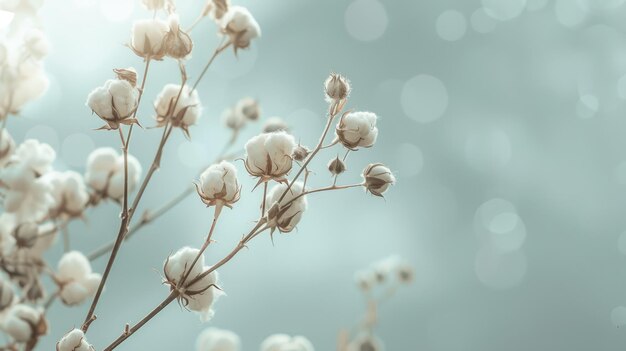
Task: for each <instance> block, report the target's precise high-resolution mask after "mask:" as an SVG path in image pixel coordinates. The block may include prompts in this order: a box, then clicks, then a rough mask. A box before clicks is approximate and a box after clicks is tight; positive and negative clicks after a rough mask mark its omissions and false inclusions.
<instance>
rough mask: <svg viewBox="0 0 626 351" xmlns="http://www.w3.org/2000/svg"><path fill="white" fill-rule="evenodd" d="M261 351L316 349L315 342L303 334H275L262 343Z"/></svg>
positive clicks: (311, 350)
mask: <svg viewBox="0 0 626 351" xmlns="http://www.w3.org/2000/svg"><path fill="white" fill-rule="evenodd" d="M261 351H315V348H314V347H313V344H312V343H311V342H310V341H309V340H308V339H307V338H305V337H303V336H294V337H291V336H289V335H286V334H274V335H270V336H269V337H267V338H266V339H265V340H263V342H262V343H261Z"/></svg>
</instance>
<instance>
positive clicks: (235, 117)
mask: <svg viewBox="0 0 626 351" xmlns="http://www.w3.org/2000/svg"><path fill="white" fill-rule="evenodd" d="M222 121H224V124H225V125H226V127H228V128H230V129H232V130H233V131H237V130H239V129H241V128H243V126H244V125H245V124H246V117H245V116H244V115H242V114H240V113H236V112H235V110H234V109H232V108H227V109H225V110H224V112H222Z"/></svg>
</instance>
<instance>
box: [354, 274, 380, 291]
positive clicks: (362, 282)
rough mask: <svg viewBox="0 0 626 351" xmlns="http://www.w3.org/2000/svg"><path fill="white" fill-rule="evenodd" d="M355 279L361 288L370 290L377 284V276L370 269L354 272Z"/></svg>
mask: <svg viewBox="0 0 626 351" xmlns="http://www.w3.org/2000/svg"><path fill="white" fill-rule="evenodd" d="M354 281H355V282H356V284H357V286H358V287H359V289H361V290H363V291H369V290H371V289H372V288H373V287H374V285H375V284H376V276H375V274H374V272H372V271H370V270H363V271H358V272H356V273H355V274H354Z"/></svg>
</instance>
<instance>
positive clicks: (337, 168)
mask: <svg viewBox="0 0 626 351" xmlns="http://www.w3.org/2000/svg"><path fill="white" fill-rule="evenodd" d="M328 170H329V171H330V173H331V174H332V175H333V176H336V175H339V174H341V173H343V172H345V170H346V164H345V163H344V162H343V161H342V160H340V159H339V157H336V158H334V159H332V160H330V162H328Z"/></svg>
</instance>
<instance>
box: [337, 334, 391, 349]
mask: <svg viewBox="0 0 626 351" xmlns="http://www.w3.org/2000/svg"><path fill="white" fill-rule="evenodd" d="M383 349H384V347H383V343H382V341H380V339H378V338H377V337H375V336H373V335H368V334H362V335H359V336H357V338H356V339H354V340H352V342H350V344H348V349H347V350H346V351H382V350H383Z"/></svg>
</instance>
